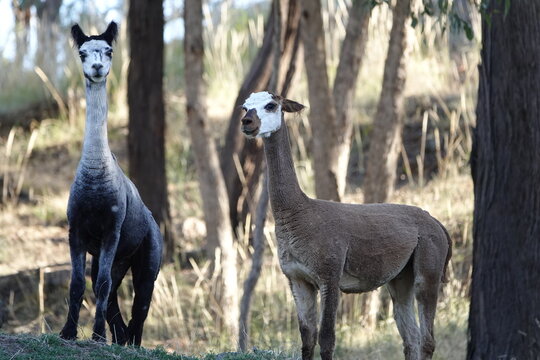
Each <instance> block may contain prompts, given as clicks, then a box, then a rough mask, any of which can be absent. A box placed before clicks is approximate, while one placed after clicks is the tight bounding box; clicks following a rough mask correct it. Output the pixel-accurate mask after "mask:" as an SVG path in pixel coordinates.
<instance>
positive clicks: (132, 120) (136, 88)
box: [127, 0, 174, 261]
mask: <svg viewBox="0 0 540 360" xmlns="http://www.w3.org/2000/svg"><path fill="white" fill-rule="evenodd" d="M163 28H164V19H163V3H162V1H148V2H147V1H136V0H132V1H130V3H129V10H128V32H129V45H130V46H129V48H130V50H129V51H130V62H129V69H128V92H127V97H128V106H129V123H128V130H129V132H128V156H129V176H130V178H131V179H132V180H133V182H134V183H135V185H136V186H137V188H138V189H139V192H140V194H141V198H142V199H143V201H144V203H145V204H146V206H148V208H149V209H150V211H151V212H152V215H153V216H154V219H155V220H156V222H157V223H158V224H159V226H160V228H161V229H162V231H163V232H164V235H165V236H164V240H165V260H166V261H171V260H172V258H173V253H174V239H173V238H172V236H171V233H170V231H169V229H168V227H169V224H170V215H169V201H168V193H167V177H166V173H165V105H164V100H163V47H164V43H163ZM148 54H152V56H148Z"/></svg>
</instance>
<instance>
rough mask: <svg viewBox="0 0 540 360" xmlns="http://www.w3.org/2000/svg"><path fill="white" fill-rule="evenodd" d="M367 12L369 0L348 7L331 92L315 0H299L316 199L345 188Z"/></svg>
mask: <svg viewBox="0 0 540 360" xmlns="http://www.w3.org/2000/svg"><path fill="white" fill-rule="evenodd" d="M370 15H371V1H369V0H356V1H354V2H353V4H352V6H351V8H350V9H349V21H348V23H347V30H346V35H345V39H344V40H343V44H342V47H341V53H340V58H339V65H338V69H337V73H336V78H335V80H334V88H333V91H332V92H331V91H330V85H329V82H328V73H327V69H326V53H325V43H324V42H325V40H324V29H323V22H322V13H321V3H320V1H319V0H317V1H310V0H304V1H303V2H302V26H303V28H302V34H303V35H302V41H303V44H304V48H305V51H304V62H305V65H306V73H307V78H308V88H309V103H310V115H309V119H310V124H311V128H312V134H313V139H312V143H313V164H314V166H313V168H314V170H315V192H316V195H317V197H318V198H320V199H327V200H335V201H339V200H340V199H341V197H342V196H343V194H344V192H345V185H346V177H347V165H348V162H349V154H350V152H349V150H350V144H351V135H352V128H353V126H352V108H353V102H354V94H355V90H356V82H357V78H358V73H359V71H360V67H361V64H362V59H363V55H364V51H365V46H366V42H367V30H368V24H369V17H370Z"/></svg>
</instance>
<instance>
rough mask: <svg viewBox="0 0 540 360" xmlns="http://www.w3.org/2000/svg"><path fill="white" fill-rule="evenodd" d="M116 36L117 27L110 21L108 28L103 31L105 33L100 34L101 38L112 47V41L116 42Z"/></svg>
mask: <svg viewBox="0 0 540 360" xmlns="http://www.w3.org/2000/svg"><path fill="white" fill-rule="evenodd" d="M116 35H118V25H116V23H115V22H114V21H111V23H110V24H109V26H107V30H105V32H104V33H103V34H101V37H102V38H103V40H105V41H106V42H107V43H108V44H109V45H112V43H113V41H115V40H116Z"/></svg>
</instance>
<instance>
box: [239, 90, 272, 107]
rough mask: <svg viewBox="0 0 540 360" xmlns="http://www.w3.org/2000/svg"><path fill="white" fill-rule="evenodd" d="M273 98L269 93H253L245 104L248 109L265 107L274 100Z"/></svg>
mask: <svg viewBox="0 0 540 360" xmlns="http://www.w3.org/2000/svg"><path fill="white" fill-rule="evenodd" d="M272 96H273V95H272V94H270V93H269V92H267V91H261V92H258V93H251V95H249V97H248V98H247V99H246V101H245V102H244V107H246V108H248V109H253V108H257V107H260V106H264V105H266V104H268V103H269V102H271V101H273V100H274V98H273V97H272Z"/></svg>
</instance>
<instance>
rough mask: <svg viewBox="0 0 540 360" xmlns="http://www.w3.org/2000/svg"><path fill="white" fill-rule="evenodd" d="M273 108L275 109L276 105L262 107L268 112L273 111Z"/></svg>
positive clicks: (270, 104)
mask: <svg viewBox="0 0 540 360" xmlns="http://www.w3.org/2000/svg"><path fill="white" fill-rule="evenodd" d="M275 108H276V103H268V104H266V105H265V107H264V109H265V110H268V111H274V110H275Z"/></svg>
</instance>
